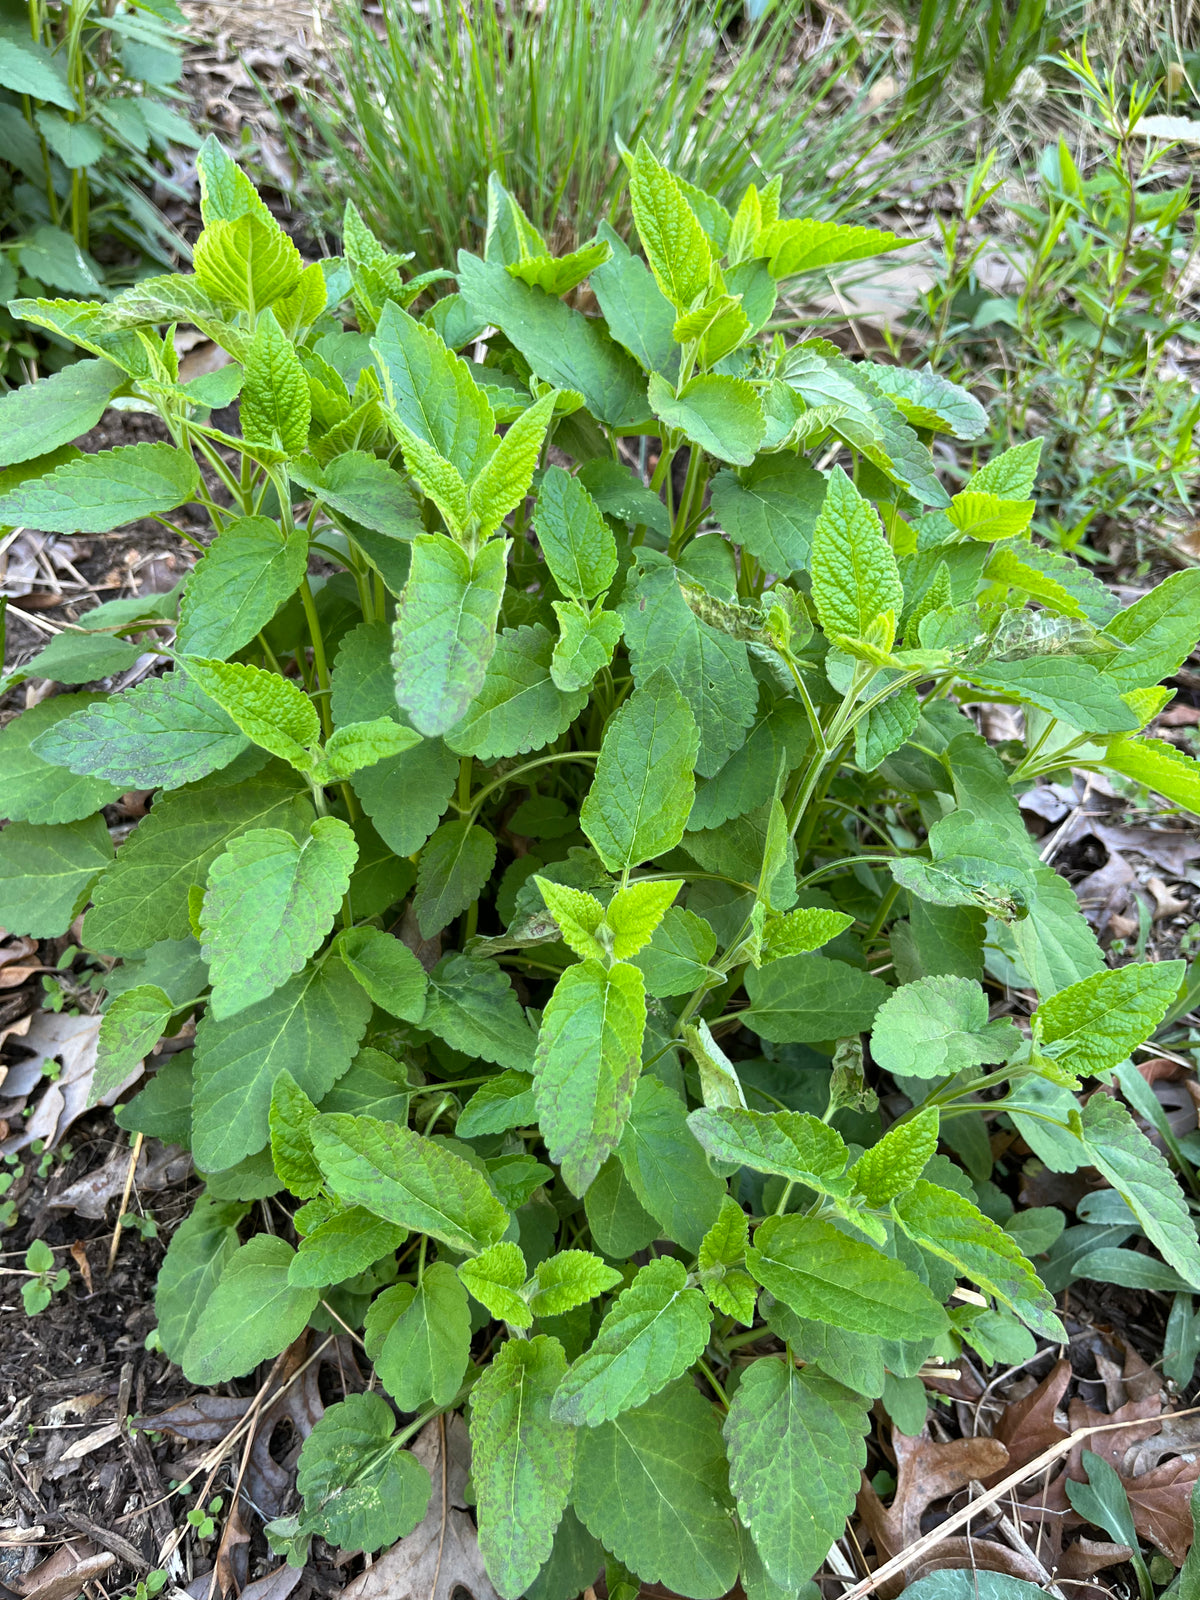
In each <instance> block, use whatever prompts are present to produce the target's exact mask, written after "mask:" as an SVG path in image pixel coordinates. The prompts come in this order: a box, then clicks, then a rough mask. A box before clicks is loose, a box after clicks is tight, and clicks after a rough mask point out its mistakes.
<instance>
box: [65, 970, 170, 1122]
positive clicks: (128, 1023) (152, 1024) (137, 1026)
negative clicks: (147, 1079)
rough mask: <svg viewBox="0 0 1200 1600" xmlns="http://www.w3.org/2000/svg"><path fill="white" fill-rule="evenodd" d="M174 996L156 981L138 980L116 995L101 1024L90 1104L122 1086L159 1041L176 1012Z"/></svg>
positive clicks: (90, 1091) (89, 1097) (97, 1102)
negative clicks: (173, 1001)
mask: <svg viewBox="0 0 1200 1600" xmlns="http://www.w3.org/2000/svg"><path fill="white" fill-rule="evenodd" d="M174 1009H175V1008H174V1006H173V1005H172V1003H171V997H170V996H169V995H168V994H165V993H164V992H163V990H162V989H160V988H159V987H158V985H157V984H151V983H139V984H137V985H135V987H134V988H132V989H126V991H125V992H124V994H119V995H116V996H115V997H114V998H113V999H112V1000H111V1001H110V1002H109V1005H108V1009H107V1010H106V1011H105V1013H104V1016H103V1019H102V1020H101V1023H100V1037H99V1039H98V1041H97V1048H96V1069H95V1072H94V1073H93V1075H92V1082H91V1085H90V1087H89V1089H88V1101H87V1103H88V1105H89V1106H94V1105H98V1104H99V1103H100V1101H101V1100H103V1099H104V1098H105V1096H107V1095H110V1094H112V1093H113V1092H114V1091H115V1090H117V1089H119V1088H120V1087H121V1085H122V1084H123V1083H124V1082H125V1080H126V1079H127V1078H128V1077H130V1075H131V1074H132V1073H133V1072H135V1071H136V1070H137V1068H138V1067H140V1066H141V1064H142V1062H143V1061H144V1060H145V1058H146V1056H148V1055H149V1054H150V1051H151V1050H152V1049H153V1048H154V1046H155V1045H156V1044H157V1043H158V1041H159V1039H160V1038H161V1037H162V1035H163V1030H164V1029H165V1028H166V1025H167V1023H168V1022H169V1021H170V1020H171V1016H172V1014H173V1012H174Z"/></svg>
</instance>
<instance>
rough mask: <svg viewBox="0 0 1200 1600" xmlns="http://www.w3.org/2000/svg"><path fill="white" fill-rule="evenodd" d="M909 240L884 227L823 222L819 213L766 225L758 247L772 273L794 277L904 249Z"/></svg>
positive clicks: (776, 275) (773, 275)
mask: <svg viewBox="0 0 1200 1600" xmlns="http://www.w3.org/2000/svg"><path fill="white" fill-rule="evenodd" d="M909 243H911V240H908V239H901V238H898V237H897V235H896V234H894V233H889V232H888V231H887V230H886V229H884V228H861V227H858V226H855V225H853V224H850V223H845V222H824V221H822V220H820V219H819V218H817V217H795V218H791V217H789V218H788V219H787V220H786V221H783V222H774V223H772V224H771V226H770V227H768V228H765V229H764V230H763V232H762V234H760V235H759V238H758V242H757V244H756V246H755V250H756V253H757V254H759V255H765V256H766V257H767V265H768V266H769V267H770V269H771V276H772V277H774V278H791V277H794V276H795V275H796V274H797V273H798V272H817V271H820V270H823V269H827V268H829V267H834V266H843V265H844V264H845V263H846V262H848V261H863V260H866V259H867V257H869V256H878V255H883V254H884V253H885V252H887V251H889V250H903V249H904V247H905V245H907V244H909Z"/></svg>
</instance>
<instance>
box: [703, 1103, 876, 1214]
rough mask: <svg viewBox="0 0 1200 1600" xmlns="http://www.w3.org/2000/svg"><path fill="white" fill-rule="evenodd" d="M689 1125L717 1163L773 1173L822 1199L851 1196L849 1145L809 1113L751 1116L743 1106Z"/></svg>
mask: <svg viewBox="0 0 1200 1600" xmlns="http://www.w3.org/2000/svg"><path fill="white" fill-rule="evenodd" d="M687 1120H688V1126H689V1127H690V1128H691V1130H692V1132H693V1133H694V1134H695V1135H696V1138H697V1139H699V1141H700V1143H701V1144H702V1145H703V1146H704V1148H705V1149H706V1150H707V1151H708V1153H709V1155H710V1156H712V1157H713V1159H714V1160H716V1161H724V1162H731V1163H736V1164H737V1165H739V1166H745V1167H749V1168H750V1169H751V1171H753V1172H766V1173H774V1174H775V1175H776V1176H777V1177H780V1178H786V1179H787V1181H788V1182H789V1183H803V1184H806V1185H807V1186H808V1187H809V1188H810V1189H816V1190H818V1191H820V1192H821V1193H823V1194H833V1195H844V1194H848V1193H849V1191H850V1184H849V1182H848V1181H847V1179H846V1177H845V1171H846V1161H847V1158H848V1152H847V1150H846V1142H845V1140H844V1139H843V1138H842V1136H841V1134H840V1133H838V1132H837V1130H836V1129H835V1128H831V1127H830V1126H829V1125H828V1123H825V1122H822V1121H821V1119H820V1118H819V1117H814V1116H812V1115H811V1114H810V1113H809V1112H807V1111H771V1112H765V1111H747V1110H746V1109H745V1108H744V1107H740V1106H721V1107H717V1108H711V1107H705V1108H704V1109H702V1110H700V1111H693V1112H692V1113H691V1115H690V1116H689V1117H688V1119H687Z"/></svg>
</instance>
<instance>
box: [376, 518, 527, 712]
mask: <svg viewBox="0 0 1200 1600" xmlns="http://www.w3.org/2000/svg"><path fill="white" fill-rule="evenodd" d="M412 552H413V554H412V570H411V573H410V576H409V580H408V583H407V585H406V586H405V590H404V593H403V595H402V596H401V597H400V604H399V607H398V609H397V612H396V626H395V645H394V651H393V655H392V666H393V670H394V672H395V681H396V700H397V702H398V703H399V705H400V706H401V707H402V708H403V709H404V710H405V711H407V712H408V714H409V716H410V717H411V719H412V723H413V726H414V727H415V728H417V729H418V730H419V731H420V732H421V733H423V734H426V735H433V734H441V733H445V732H447V731H448V730H449V729H450V728H453V727H454V726H455V724H456V723H458V722H459V721H460V720H461V719H462V717H463V714H464V713H465V712H466V710H467V708H468V707H469V706H470V704H471V702H472V701H473V700H474V699H475V697H476V696H477V695H478V694H479V692H480V690H481V689H482V688H483V685H484V680H485V677H486V674H487V666H488V662H489V661H490V660H491V659H492V652H493V651H494V650H495V648H496V618H497V616H498V615H499V611H500V598H501V595H502V594H503V591H504V573H505V563H506V560H507V556H508V544H507V541H504V540H493V541H492V542H491V543H490V544H486V545H484V546H483V547H482V549H480V550H479V551H478V553H477V554H476V555H475V557H474V559H472V558H471V556H469V555H468V554H467V552H466V551H465V550H463V549H462V548H461V547H460V546H459V545H456V544H455V543H454V542H453V540H451V539H447V538H446V537H445V536H444V535H443V534H440V533H431V534H422V535H421V536H420V538H417V539H414V540H413V545H412Z"/></svg>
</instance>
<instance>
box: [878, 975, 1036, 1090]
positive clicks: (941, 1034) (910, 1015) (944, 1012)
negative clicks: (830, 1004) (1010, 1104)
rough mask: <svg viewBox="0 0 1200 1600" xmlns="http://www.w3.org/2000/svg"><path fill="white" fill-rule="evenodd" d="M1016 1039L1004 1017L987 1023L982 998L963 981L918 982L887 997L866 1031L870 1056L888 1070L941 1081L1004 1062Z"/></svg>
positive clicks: (976, 988)
mask: <svg viewBox="0 0 1200 1600" xmlns="http://www.w3.org/2000/svg"><path fill="white" fill-rule="evenodd" d="M1020 1043H1021V1036H1020V1034H1019V1033H1018V1032H1017V1030H1016V1028H1015V1027H1014V1026H1013V1024H1012V1023H1011V1022H1009V1021H1007V1019H1001V1020H999V1021H997V1022H995V1023H990V1022H989V1021H988V1002H987V996H986V995H985V994H984V992H983V990H982V989H981V988H980V986H979V984H977V983H973V982H972V981H971V980H970V979H968V978H955V977H949V976H946V977H933V978H918V979H917V980H916V982H914V983H906V984H904V985H903V986H902V987H901V988H899V989H897V990H896V991H895V993H894V994H892V995H890V996H889V997H888V999H887V1000H885V1002H884V1003H883V1005H882V1006H881V1007H880V1008H879V1012H878V1014H877V1015H876V1018H875V1025H874V1027H873V1028H872V1030H871V1054H872V1055H873V1056H874V1057H875V1060H876V1061H877V1062H878V1063H879V1065H880V1066H881V1067H883V1068H884V1069H885V1071H887V1072H898V1073H900V1074H901V1075H902V1076H905V1077H910V1078H941V1077H949V1076H950V1075H951V1074H952V1073H955V1072H961V1071H963V1069H964V1068H966V1067H978V1066H981V1065H982V1064H983V1063H984V1062H991V1061H1008V1060H1010V1059H1011V1058H1012V1056H1013V1055H1014V1054H1015V1052H1016V1050H1017V1048H1018V1046H1019V1045H1020Z"/></svg>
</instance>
